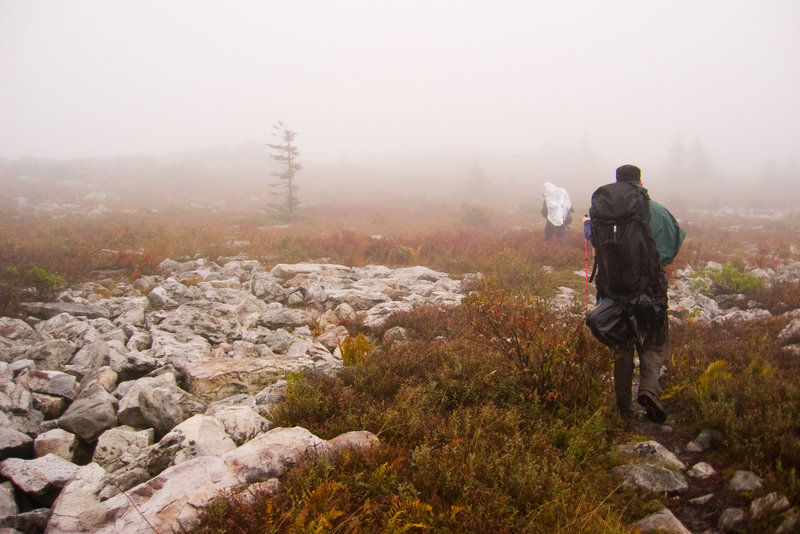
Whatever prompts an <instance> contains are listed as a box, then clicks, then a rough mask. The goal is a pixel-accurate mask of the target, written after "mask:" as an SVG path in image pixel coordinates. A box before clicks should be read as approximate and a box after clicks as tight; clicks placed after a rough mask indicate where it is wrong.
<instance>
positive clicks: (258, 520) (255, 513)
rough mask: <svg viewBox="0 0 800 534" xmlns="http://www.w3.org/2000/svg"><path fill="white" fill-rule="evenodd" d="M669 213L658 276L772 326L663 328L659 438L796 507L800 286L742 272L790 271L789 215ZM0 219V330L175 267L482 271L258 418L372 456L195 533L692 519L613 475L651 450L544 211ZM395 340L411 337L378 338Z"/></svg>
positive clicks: (351, 349) (302, 476)
mask: <svg viewBox="0 0 800 534" xmlns="http://www.w3.org/2000/svg"><path fill="white" fill-rule="evenodd" d="M676 215H678V216H679V217H680V218H681V224H682V226H683V227H684V228H685V229H686V231H687V234H688V237H687V240H686V242H685V245H684V248H683V250H682V252H681V254H680V255H679V257H678V258H677V260H676V262H675V264H674V265H672V266H671V267H670V269H669V271H668V274H669V275H670V277H671V278H672V279H674V277H675V273H676V271H677V270H678V269H691V270H692V272H693V275H692V279H693V280H694V282H695V283H697V284H700V285H701V286H702V287H703V290H704V291H705V292H707V293H708V294H709V295H722V294H729V293H734V294H743V295H745V297H744V298H746V299H748V300H755V301H758V303H759V305H760V307H761V308H763V309H767V310H769V311H770V312H771V313H772V315H771V316H770V317H768V318H763V319H758V320H754V321H750V322H747V323H741V324H740V323H722V324H718V323H710V324H709V323H708V322H703V321H695V320H694V319H693V318H692V317H684V318H682V319H681V320H680V321H676V322H675V323H674V324H673V326H672V329H671V339H670V345H669V354H668V364H667V372H666V375H665V378H664V380H663V382H662V385H663V386H664V389H665V403H666V405H667V408H668V410H669V411H670V413H671V414H672V416H673V421H672V424H673V425H674V429H675V430H674V432H672V433H671V434H666V435H660V436H659V439H662V440H666V441H668V442H670V443H672V444H674V445H678V446H682V444H685V443H686V442H687V441H689V440H691V439H692V438H694V437H695V436H696V435H697V434H698V432H699V431H701V430H703V429H707V428H713V429H717V430H719V431H721V432H722V433H723V434H724V436H725V444H724V446H723V447H719V448H718V449H716V450H715V451H713V452H712V454H713V459H714V462H715V464H716V465H717V466H718V470H719V471H722V472H726V473H732V472H733V471H735V470H737V469H749V470H754V471H756V472H758V473H759V474H761V476H763V477H764V478H765V480H766V481H767V482H766V483H767V485H768V487H769V489H771V490H775V491H779V492H781V493H782V494H784V495H787V496H788V497H789V499H790V501H791V502H792V504H793V505H797V504H798V503H799V502H800V474H798V469H800V426H798V422H797V413H798V412H800V373H799V371H800V360H799V359H798V357H797V355H792V354H789V353H787V352H786V351H784V350H783V349H782V348H781V347H780V346H779V344H778V343H777V336H778V332H780V331H781V329H782V328H783V327H785V326H786V324H787V323H788V322H789V321H790V317H789V316H787V315H784V314H785V313H786V312H788V311H791V310H798V309H800V289H798V286H797V283H796V281H794V282H786V281H781V280H776V281H774V283H770V284H767V283H765V282H764V280H763V279H762V278H759V277H758V276H756V274H754V271H755V270H756V269H764V270H768V269H775V268H777V267H779V266H780V265H782V264H784V263H786V262H789V261H797V260H798V259H800V252H798V249H797V247H798V245H800V243H798V242H797V236H798V235H800V220H798V218H797V216H796V215H795V216H794V218H792V217H783V218H781V219H780V220H775V221H771V222H764V221H759V226H758V227H753V228H751V229H749V230H748V229H747V228H746V227H744V226H743V224H747V221H744V222H743V221H742V220H739V219H730V220H729V219H719V218H708V217H707V218H703V219H698V218H696V217H694V216H692V214H691V212H687V213H685V214H681V213H676ZM0 218H2V225H0V313H2V314H4V315H9V316H23V314H22V313H21V311H20V308H19V306H18V305H19V302H21V301H25V300H41V299H46V298H47V297H48V296H49V295H52V294H53V292H54V291H56V290H57V289H58V288H59V287H61V286H62V285H64V284H73V283H77V282H81V281H87V280H98V279H112V280H114V279H116V280H133V279H135V278H137V277H139V276H141V275H145V274H148V273H153V272H156V271H157V269H158V264H159V263H160V262H161V261H162V260H163V259H164V258H166V257H171V258H180V257H195V256H198V255H199V256H202V257H209V258H217V257H230V256H234V255H239V254H244V255H246V256H247V257H250V258H254V259H258V260H260V261H262V262H263V263H265V264H267V265H270V264H276V263H280V262H301V261H319V262H329V263H340V264H345V265H353V266H363V265H367V264H384V265H388V266H404V265H417V264H420V265H425V266H427V267H430V268H433V269H436V270H441V271H446V272H448V273H450V275H451V276H455V277H458V276H462V275H466V274H467V273H476V272H480V273H482V274H483V278H482V280H481V282H480V283H477V284H476V285H475V287H474V288H473V292H472V294H471V295H470V297H469V298H468V299H466V301H465V303H464V304H463V305H462V306H460V307H458V308H454V309H429V308H421V309H416V310H413V311H411V312H408V313H403V314H398V315H395V316H393V317H392V319H391V320H390V321H388V322H387V323H386V324H384V325H382V326H381V327H380V328H379V329H377V330H374V329H371V330H370V329H366V328H365V327H363V326H362V325H360V324H359V323H358V322H357V321H354V322H352V323H351V324H348V325H347V326H348V330H349V331H350V336H351V337H350V338H349V339H348V340H347V341H346V342H345V343H343V344H342V346H341V347H340V348H341V352H342V355H343V359H344V363H345V367H344V368H343V370H342V371H341V372H340V373H339V374H338V375H336V376H329V375H324V374H308V373H307V374H296V375H292V376H290V377H289V378H288V390H287V397H286V399H285V401H283V402H282V403H281V404H279V405H278V406H277V407H276V408H275V409H274V411H273V413H271V414H270V417H271V419H272V421H273V423H274V424H276V425H280V426H295V425H298V426H302V427H304V428H307V429H308V430H310V431H311V432H312V433H314V434H316V435H318V436H319V437H321V438H323V439H330V438H333V437H335V436H337V435H339V434H341V433H343V432H347V431H350V430H362V429H363V430H369V431H371V432H373V433H374V434H376V435H377V436H378V437H379V439H380V446H378V447H376V448H373V449H369V450H362V451H348V452H344V453H342V454H339V455H337V456H325V457H308V458H307V459H306V460H304V461H303V462H301V463H300V464H299V465H297V466H295V468H294V469H292V470H291V471H290V472H289V473H288V474H287V475H286V476H285V477H284V479H283V480H282V485H281V488H280V489H279V490H277V492H276V493H271V494H268V493H258V494H255V495H252V494H245V493H242V494H230V495H228V496H226V497H225V498H223V499H220V500H218V501H216V502H215V503H214V504H213V506H211V507H210V508H209V509H208V510H206V512H205V513H204V517H203V524H202V525H201V526H199V527H198V529H197V531H198V532H208V533H211V532H214V533H221V532H231V533H233V532H237V533H238V532H253V533H255V532H574V533H577V532H592V533H594V532H607V533H633V532H634V531H635V529H634V527H633V524H634V523H635V522H636V521H637V520H638V519H640V518H642V517H643V516H644V515H646V514H647V513H650V512H653V511H656V510H658V509H660V508H661V507H662V506H663V505H664V504H665V503H667V502H670V506H671V508H672V509H673V510H677V512H676V515H679V517H681V519H683V520H685V521H687V524H691V514H693V513H695V514H696V513H697V512H696V511H692V509H691V506H689V505H686V504H683V503H681V502H680V501H681V499H682V498H683V497H680V496H677V497H676V496H671V495H652V494H650V495H648V494H644V493H642V492H638V491H635V490H630V489H627V488H624V487H622V486H621V485H620V483H619V480H618V479H615V478H614V477H613V476H612V475H611V473H610V472H609V467H610V466H611V465H613V461H614V458H613V453H612V451H613V449H614V446H615V445H616V444H619V443H624V442H627V441H631V440H636V439H650V437H649V436H643V435H641V429H637V428H632V427H630V426H626V425H625V424H624V423H623V421H622V420H620V419H619V417H618V416H617V415H616V413H615V411H614V409H613V407H614V400H613V391H612V389H613V388H612V386H611V383H610V377H611V363H612V362H611V358H610V354H609V353H608V352H607V349H605V348H604V347H603V346H602V345H600V344H599V343H598V342H597V341H596V340H594V339H593V338H592V337H591V335H590V334H589V332H588V330H587V329H586V328H585V327H584V325H583V318H582V313H583V311H585V302H584V294H585V292H586V280H585V274H586V267H587V263H588V266H589V268H591V257H589V258H588V259H587V257H586V250H585V248H584V240H583V237H582V234H581V233H580V232H579V231H578V230H577V229H573V230H572V231H571V232H569V243H568V245H567V246H559V245H555V244H551V243H545V242H544V241H543V236H542V232H541V227H542V226H543V221H542V220H541V219H540V218H539V216H538V213H536V210H535V209H525V208H523V209H518V210H516V211H513V212H509V211H505V210H504V209H501V208H500V207H498V206H494V205H490V204H485V205H483V204H482V205H452V206H451V205H448V204H445V203H441V202H436V201H419V202H409V203H404V202H399V203H396V204H394V205H393V206H391V207H387V206H376V205H373V206H371V207H369V208H363V209H362V207H360V206H347V205H344V204H340V205H337V206H333V207H332V208H331V209H329V210H328V209H326V210H322V211H320V212H316V213H315V212H312V211H311V210H306V211H304V210H303V209H299V213H298V214H297V218H296V222H295V223H294V224H293V225H292V226H291V227H279V226H274V222H275V221H273V220H270V218H269V216H268V215H267V214H266V213H263V212H257V211H253V212H247V211H240V210H233V209H228V210H222V209H218V210H203V209H191V208H184V209H174V210H162V211H160V212H143V211H141V212H138V211H135V212H129V213H120V212H116V213H114V214H113V215H102V216H99V217H96V218H93V219H87V218H86V217H85V216H81V215H76V214H74V215H68V216H64V217H61V218H59V219H53V218H52V216H50V215H30V216H26V217H24V218H23V217H18V216H16V215H14V214H13V213H12V212H11V211H6V212H4V213H2V215H0ZM709 262H713V263H710V264H709ZM563 287H567V288H570V289H571V290H573V291H574V292H575V293H574V294H575V298H574V299H573V302H572V304H571V305H570V307H568V308H566V309H558V310H557V309H554V308H553V306H552V302H551V298H552V297H553V296H554V295H556V293H557V292H558V290H559V288H563ZM398 326H399V327H403V328H404V329H405V330H406V331H407V332H408V337H407V339H404V340H400V341H397V342H393V343H384V342H383V339H384V336H383V335H384V333H386V332H387V331H388V330H389V329H391V328H393V327H398ZM726 499H728V500H726ZM735 499H736V497H735V496H726V497H721V498H719V499H718V501H717V502H715V503H713V504H712V505H710V506H712V507H715V508H716V510H717V512H718V511H719V510H720V509H722V508H724V507H726V506H727V505H729V504H741V503H738V502H737V501H736V500H735ZM676 500H677V502H676ZM681 514H682V515H681ZM774 521H775V518H774V517H772V516H770V515H766V516H764V517H762V518H761V519H759V520H748V521H747V522H745V523H743V524H741V525H740V527H741V529H742V530H741V531H742V532H756V531H770V532H771V531H773V530H774V528H775V525H774ZM769 528H771V529H772V530H767V529H769Z"/></svg>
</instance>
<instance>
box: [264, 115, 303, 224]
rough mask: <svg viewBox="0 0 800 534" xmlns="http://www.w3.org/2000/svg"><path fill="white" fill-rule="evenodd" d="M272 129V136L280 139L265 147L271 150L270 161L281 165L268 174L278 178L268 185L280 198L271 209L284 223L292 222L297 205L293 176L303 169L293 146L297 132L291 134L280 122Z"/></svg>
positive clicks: (297, 152)
mask: <svg viewBox="0 0 800 534" xmlns="http://www.w3.org/2000/svg"><path fill="white" fill-rule="evenodd" d="M272 128H273V129H274V130H275V131H274V132H273V135H274V136H275V137H277V138H278V139H280V143H276V144H271V143H267V146H268V147H269V148H271V149H272V156H271V157H272V159H274V160H275V161H277V162H278V163H280V165H281V168H280V169H279V170H277V171H273V172H272V173H270V174H271V175H272V176H275V177H277V178H278V181H277V182H275V183H273V184H270V187H272V188H273V189H274V190H275V191H276V193H275V194H276V195H277V196H278V197H280V200H279V201H278V202H276V203H275V204H273V207H274V208H275V209H276V211H277V212H278V213H279V214H280V215H281V217H282V218H283V219H284V220H285V221H286V222H291V221H292V220H294V216H295V208H297V205H298V200H297V196H296V195H295V190H296V186H295V185H294V175H295V174H297V171H299V170H301V169H302V168H303V167H302V166H301V165H300V164H299V163H297V158H298V157H299V156H300V152H299V151H298V150H297V147H296V146H295V145H294V138H295V136H296V135H297V132H293V131H292V130H290V129H289V127H288V126H287V125H285V124H283V123H282V122H280V121H278V123H277V124H273V125H272Z"/></svg>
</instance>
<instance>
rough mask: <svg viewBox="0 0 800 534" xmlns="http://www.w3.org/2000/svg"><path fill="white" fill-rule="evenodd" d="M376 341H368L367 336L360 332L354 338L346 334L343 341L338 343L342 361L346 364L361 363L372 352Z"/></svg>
mask: <svg viewBox="0 0 800 534" xmlns="http://www.w3.org/2000/svg"><path fill="white" fill-rule="evenodd" d="M376 343H377V342H372V343H370V341H369V340H368V339H367V337H366V336H365V335H364V334H362V333H360V332H359V334H358V335H357V336H356V337H355V338H351V337H350V336H347V337H346V338H345V339H344V341H342V342H341V343H339V351H340V352H341V353H342V362H343V363H344V364H345V365H347V366H351V365H358V364H360V363H363V362H364V361H365V360H366V359H367V358H368V357H369V355H370V354H372V350H373V349H374V348H375V344H376Z"/></svg>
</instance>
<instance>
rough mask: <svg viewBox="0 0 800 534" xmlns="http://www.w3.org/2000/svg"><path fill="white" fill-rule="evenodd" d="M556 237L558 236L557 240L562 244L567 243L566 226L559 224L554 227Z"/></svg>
mask: <svg viewBox="0 0 800 534" xmlns="http://www.w3.org/2000/svg"><path fill="white" fill-rule="evenodd" d="M556 237H557V238H558V242H559V243H561V244H562V245H566V244H567V227H566V226H564V225H563V224H562V225H561V226H557V227H556Z"/></svg>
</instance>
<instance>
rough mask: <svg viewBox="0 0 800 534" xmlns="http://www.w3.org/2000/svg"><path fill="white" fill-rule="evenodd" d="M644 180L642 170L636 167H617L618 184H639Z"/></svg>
mask: <svg viewBox="0 0 800 534" xmlns="http://www.w3.org/2000/svg"><path fill="white" fill-rule="evenodd" d="M641 179H642V169H640V168H639V167H637V166H636V165H623V166H622V167H617V181H618V182H638V181H639V180H641Z"/></svg>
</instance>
